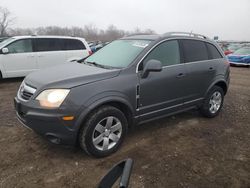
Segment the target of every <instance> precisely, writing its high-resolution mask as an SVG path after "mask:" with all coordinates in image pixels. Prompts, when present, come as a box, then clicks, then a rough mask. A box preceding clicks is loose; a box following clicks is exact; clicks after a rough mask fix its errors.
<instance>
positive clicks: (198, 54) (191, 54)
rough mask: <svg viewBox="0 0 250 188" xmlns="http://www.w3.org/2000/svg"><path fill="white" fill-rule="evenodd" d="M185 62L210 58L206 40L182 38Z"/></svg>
mask: <svg viewBox="0 0 250 188" xmlns="http://www.w3.org/2000/svg"><path fill="white" fill-rule="evenodd" d="M182 44H183V50H184V57H185V62H194V61H203V60H208V53H207V48H206V45H205V43H204V42H202V41H196V40H182Z"/></svg>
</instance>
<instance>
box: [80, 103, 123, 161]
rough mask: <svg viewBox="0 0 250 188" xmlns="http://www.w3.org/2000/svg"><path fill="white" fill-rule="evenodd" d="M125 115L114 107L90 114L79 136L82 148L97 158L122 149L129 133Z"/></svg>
mask: <svg viewBox="0 0 250 188" xmlns="http://www.w3.org/2000/svg"><path fill="white" fill-rule="evenodd" d="M127 124H128V123H127V119H126V117H125V115H124V114H123V113H122V112H121V111H120V110H119V109H117V108H115V107H113V106H103V107H100V108H99V109H97V110H95V111H94V112H93V113H91V114H90V116H89V118H88V119H87V120H86V123H85V124H84V125H83V127H82V129H81V130H80V134H79V143H80V147H81V148H82V149H83V150H85V151H86V153H88V154H90V155H93V156H95V157H105V156H108V155H110V154H112V153H114V152H115V151H117V149H118V148H119V147H120V145H121V143H122V141H123V140H124V137H125V135H126V132H127V127H128V126H127Z"/></svg>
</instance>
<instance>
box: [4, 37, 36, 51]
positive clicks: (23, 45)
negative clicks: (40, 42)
mask: <svg viewBox="0 0 250 188" xmlns="http://www.w3.org/2000/svg"><path fill="white" fill-rule="evenodd" d="M7 48H8V49H9V53H12V54H14V53H27V52H32V51H33V50H32V41H31V39H22V40H18V41H15V42H13V43H11V44H9V45H8V46H7Z"/></svg>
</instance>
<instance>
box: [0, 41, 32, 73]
mask: <svg viewBox="0 0 250 188" xmlns="http://www.w3.org/2000/svg"><path fill="white" fill-rule="evenodd" d="M6 48H8V50H9V53H8V54H2V55H1V56H2V57H1V60H2V61H3V65H4V69H5V72H6V75H7V77H22V76H26V75H28V74H29V73H31V72H32V71H34V70H36V69H37V65H36V56H35V53H34V52H33V47H32V40H31V39H21V40H17V41H14V42H12V43H11V44H9V45H8V46H6Z"/></svg>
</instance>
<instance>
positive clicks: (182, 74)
mask: <svg viewBox="0 0 250 188" xmlns="http://www.w3.org/2000/svg"><path fill="white" fill-rule="evenodd" d="M184 76H185V74H184V73H179V74H178V75H177V76H176V78H181V77H184Z"/></svg>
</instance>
